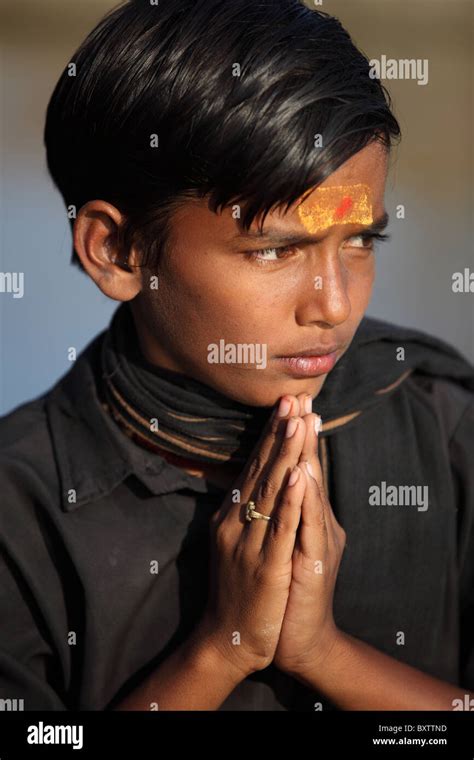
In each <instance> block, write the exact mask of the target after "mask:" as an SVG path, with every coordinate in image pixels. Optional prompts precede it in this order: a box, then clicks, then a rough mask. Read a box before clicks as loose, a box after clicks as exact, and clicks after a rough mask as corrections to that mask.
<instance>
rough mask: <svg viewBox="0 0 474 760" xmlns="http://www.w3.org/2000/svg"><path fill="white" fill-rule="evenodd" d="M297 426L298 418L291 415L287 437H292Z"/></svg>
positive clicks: (287, 426) (287, 427)
mask: <svg viewBox="0 0 474 760" xmlns="http://www.w3.org/2000/svg"><path fill="white" fill-rule="evenodd" d="M297 427H298V418H297V417H290V419H289V420H288V422H287V424H286V431H285V438H291V436H292V435H294V434H295V431H296V428H297Z"/></svg>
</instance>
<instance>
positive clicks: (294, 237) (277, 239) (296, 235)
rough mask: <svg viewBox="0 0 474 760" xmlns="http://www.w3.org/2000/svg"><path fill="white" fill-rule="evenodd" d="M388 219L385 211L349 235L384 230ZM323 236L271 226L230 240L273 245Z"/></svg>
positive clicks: (305, 240) (314, 239) (374, 233)
mask: <svg viewBox="0 0 474 760" xmlns="http://www.w3.org/2000/svg"><path fill="white" fill-rule="evenodd" d="M389 221H390V217H389V215H388V213H387V212H386V211H384V213H383V214H382V216H380V217H379V218H378V219H375V220H374V221H373V223H372V224H370V225H368V226H364V225H358V226H360V227H362V231H361V232H359V233H354V235H351V237H355V236H356V235H357V234H359V235H367V236H370V235H377V234H379V233H381V232H383V230H385V229H386V228H387V227H388V223H389ZM322 238H323V235H321V234H319V235H305V234H304V233H302V231H301V230H291V229H289V230H285V231H283V230H281V229H278V228H271V227H269V228H268V229H266V230H264V231H263V232H241V233H238V234H237V235H235V236H234V237H233V238H232V241H235V240H239V241H242V240H254V241H256V240H259V241H262V240H265V242H269V243H272V244H273V245H292V244H293V245H294V244H296V243H300V244H304V243H306V244H308V243H319V242H320V241H321V240H322Z"/></svg>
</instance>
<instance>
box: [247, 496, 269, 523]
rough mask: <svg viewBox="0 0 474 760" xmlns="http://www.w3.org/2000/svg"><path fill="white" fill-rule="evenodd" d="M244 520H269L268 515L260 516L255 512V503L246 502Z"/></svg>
mask: <svg viewBox="0 0 474 760" xmlns="http://www.w3.org/2000/svg"><path fill="white" fill-rule="evenodd" d="M245 519H246V520H248V521H249V522H251V520H271V519H272V518H271V517H269V516H268V515H262V513H261V512H257V510H256V509H255V502H253V501H248V502H247V506H246V512H245Z"/></svg>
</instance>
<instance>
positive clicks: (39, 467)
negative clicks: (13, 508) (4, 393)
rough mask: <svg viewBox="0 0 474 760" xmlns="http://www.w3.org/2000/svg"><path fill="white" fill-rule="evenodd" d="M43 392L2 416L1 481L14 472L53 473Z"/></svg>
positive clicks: (0, 433)
mask: <svg viewBox="0 0 474 760" xmlns="http://www.w3.org/2000/svg"><path fill="white" fill-rule="evenodd" d="M48 395H49V394H44V395H43V396H40V397H38V398H36V399H34V400H32V401H28V402H26V403H24V404H21V405H20V406H18V407H16V408H15V409H14V410H12V411H11V412H9V413H8V414H6V415H4V416H2V417H0V480H1V485H2V486H3V485H4V484H5V478H6V477H7V475H9V476H10V477H13V476H14V474H15V473H18V474H21V476H22V478H28V476H30V477H31V478H34V477H35V476H36V477H38V478H40V479H44V477H45V475H46V474H47V473H48V474H50V475H52V474H53V473H54V469H55V468H54V455H53V448H52V441H51V435H50V431H49V427H48V420H47V414H46V409H45V404H46V399H47V398H48Z"/></svg>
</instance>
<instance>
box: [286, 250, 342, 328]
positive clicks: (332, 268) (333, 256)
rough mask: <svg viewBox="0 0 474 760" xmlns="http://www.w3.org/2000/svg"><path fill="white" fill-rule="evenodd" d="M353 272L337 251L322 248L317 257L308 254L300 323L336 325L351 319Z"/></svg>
mask: <svg viewBox="0 0 474 760" xmlns="http://www.w3.org/2000/svg"><path fill="white" fill-rule="evenodd" d="M349 276H350V275H348V272H347V270H346V269H345V268H344V266H343V264H342V263H341V260H340V256H339V254H338V252H337V251H332V252H330V251H325V252H321V251H320V252H319V254H318V256H317V257H314V258H313V257H308V267H307V270H306V277H305V284H304V285H303V287H301V289H300V291H299V297H298V301H297V305H296V321H297V322H298V324H300V325H309V324H319V325H320V326H322V327H328V326H330V327H334V326H336V325H340V324H342V323H343V322H345V321H346V320H347V319H349V316H350V313H351V302H350V299H349V294H348V278H349Z"/></svg>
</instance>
